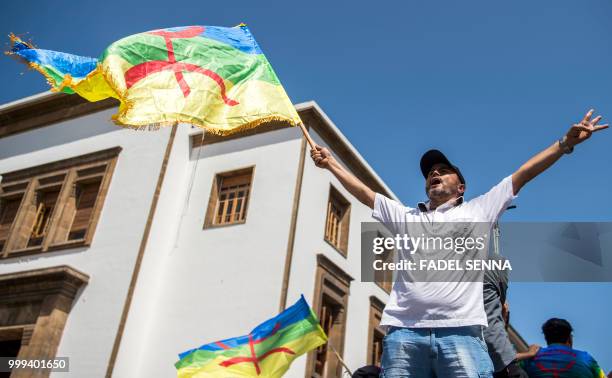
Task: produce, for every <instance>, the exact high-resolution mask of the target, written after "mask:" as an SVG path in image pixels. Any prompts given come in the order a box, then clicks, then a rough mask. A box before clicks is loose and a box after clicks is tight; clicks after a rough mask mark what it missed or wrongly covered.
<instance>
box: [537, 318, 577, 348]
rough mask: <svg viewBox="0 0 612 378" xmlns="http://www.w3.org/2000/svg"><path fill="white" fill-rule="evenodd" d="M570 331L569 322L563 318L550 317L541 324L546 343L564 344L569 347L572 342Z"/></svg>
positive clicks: (571, 329)
mask: <svg viewBox="0 0 612 378" xmlns="http://www.w3.org/2000/svg"><path fill="white" fill-rule="evenodd" d="M572 331H573V328H572V326H571V324H569V322H568V321H567V320H565V319H559V318H551V319H548V320H547V321H546V323H544V324H543V325H542V332H543V333H544V339H546V343H547V344H548V345H551V344H564V345H567V346H570V347H571V346H572V344H573V340H572Z"/></svg>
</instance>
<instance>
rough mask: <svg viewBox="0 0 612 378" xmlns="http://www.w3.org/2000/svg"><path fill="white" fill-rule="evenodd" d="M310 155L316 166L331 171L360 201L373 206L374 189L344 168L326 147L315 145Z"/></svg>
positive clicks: (370, 206)
mask: <svg viewBox="0 0 612 378" xmlns="http://www.w3.org/2000/svg"><path fill="white" fill-rule="evenodd" d="M310 156H311V157H312V160H313V161H314V163H315V165H316V166H317V167H319V168H325V169H327V170H329V171H330V172H331V173H333V174H334V176H336V178H337V179H338V181H340V183H341V184H342V186H344V188H345V189H346V190H348V191H349V193H351V194H352V195H353V196H355V198H357V199H358V200H359V201H360V202H361V203H363V204H364V205H366V206H368V207H369V208H371V209H373V208H374V197H375V196H376V194H375V193H374V191H373V190H372V189H370V188H368V187H367V186H366V184H364V183H363V182H361V181H360V180H359V179H358V178H357V177H355V176H353V175H352V174H351V173H350V172H349V171H347V170H346V169H344V167H343V166H342V165H340V163H338V161H337V160H336V159H335V158H334V157H333V156H332V154H331V152H329V150H328V149H327V148H325V147H321V146H315V148H314V149H313V150H310Z"/></svg>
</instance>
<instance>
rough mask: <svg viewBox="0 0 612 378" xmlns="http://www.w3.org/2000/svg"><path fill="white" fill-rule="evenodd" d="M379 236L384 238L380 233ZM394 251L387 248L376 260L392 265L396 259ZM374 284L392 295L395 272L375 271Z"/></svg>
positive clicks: (388, 270) (386, 270) (387, 270)
mask: <svg viewBox="0 0 612 378" xmlns="http://www.w3.org/2000/svg"><path fill="white" fill-rule="evenodd" d="M377 236H378V237H384V236H383V235H382V234H381V233H380V232H379V233H378V235H377ZM393 251H394V250H393V249H386V248H385V250H384V252H383V253H381V254H379V255H376V256H375V260H380V261H382V262H383V263H392V262H393V258H394V252H393ZM381 266H382V265H381ZM374 282H375V283H376V284H377V285H378V286H380V288H381V289H383V290H384V291H385V292H387V293H390V292H391V287H392V286H393V271H392V270H390V269H381V270H374Z"/></svg>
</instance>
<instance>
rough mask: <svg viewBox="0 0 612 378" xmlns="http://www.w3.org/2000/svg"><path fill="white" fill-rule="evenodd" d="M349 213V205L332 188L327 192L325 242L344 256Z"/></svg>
mask: <svg viewBox="0 0 612 378" xmlns="http://www.w3.org/2000/svg"><path fill="white" fill-rule="evenodd" d="M350 213H351V205H350V203H349V202H348V201H347V200H346V199H345V198H344V197H342V195H341V194H340V192H338V190H337V189H336V188H334V187H333V186H332V187H331V188H330V190H329V200H328V201H327V219H326V221H325V240H327V242H329V244H331V245H332V246H333V247H334V248H336V249H337V250H338V251H340V253H342V254H343V255H344V256H346V254H347V252H348V233H349V221H350Z"/></svg>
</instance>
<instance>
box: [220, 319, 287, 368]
mask: <svg viewBox="0 0 612 378" xmlns="http://www.w3.org/2000/svg"><path fill="white" fill-rule="evenodd" d="M279 328H280V323H276V324H275V325H274V329H272V332H270V334H269V335H268V336H266V337H262V338H261V339H256V340H255V339H253V335H252V334H249V348H250V349H251V357H233V358H230V359H228V360H225V361H223V362H221V363H220V364H219V365H221V366H223V367H228V366H232V365H235V364H239V363H242V362H251V363H253V365H255V371H256V372H257V375H259V374H260V373H261V368H260V367H259V363H260V362H261V361H262V360H263V359H265V358H266V357H268V356H269V355H271V354H274V353H287V354H295V352H294V351H292V350H291V349H289V348H284V347H280V348H273V349H270V350H269V351H267V352H266V353H264V354H262V355H261V356H257V355H256V354H255V344H259V343H261V342H263V341H264V340H266V339H267V338H268V337H270V336H272V335H274V334H275V333H276V332H278V330H279ZM217 345H218V346H220V347H221V348H223V349H229V347H228V346H227V345H225V344H223V343H221V342H217Z"/></svg>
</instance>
